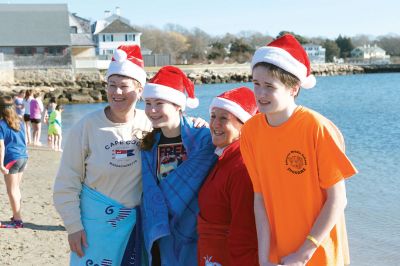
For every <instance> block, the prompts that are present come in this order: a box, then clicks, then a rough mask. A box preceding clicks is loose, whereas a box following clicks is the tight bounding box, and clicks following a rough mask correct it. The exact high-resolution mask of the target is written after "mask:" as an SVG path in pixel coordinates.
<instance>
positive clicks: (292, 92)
mask: <svg viewBox="0 0 400 266" xmlns="http://www.w3.org/2000/svg"><path fill="white" fill-rule="evenodd" d="M299 90H300V85H295V86H293V87H292V88H291V89H290V96H293V97H295V96H296V95H297V94H299Z"/></svg>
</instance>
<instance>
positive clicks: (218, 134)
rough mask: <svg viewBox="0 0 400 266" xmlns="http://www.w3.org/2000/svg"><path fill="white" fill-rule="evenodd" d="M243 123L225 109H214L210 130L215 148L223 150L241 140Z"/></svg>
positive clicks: (211, 115)
mask: <svg viewBox="0 0 400 266" xmlns="http://www.w3.org/2000/svg"><path fill="white" fill-rule="evenodd" d="M241 128H242V123H241V122H240V121H239V120H238V119H237V117H236V116H234V115H233V114H232V113H230V112H228V111H226V110H225V109H221V108H217V107H214V108H213V109H212V110H211V114H210V130H211V136H212V141H213V143H214V145H215V146H217V147H219V148H223V147H226V146H228V145H229V144H231V143H232V142H234V141H235V140H237V139H239V136H240V129H241Z"/></svg>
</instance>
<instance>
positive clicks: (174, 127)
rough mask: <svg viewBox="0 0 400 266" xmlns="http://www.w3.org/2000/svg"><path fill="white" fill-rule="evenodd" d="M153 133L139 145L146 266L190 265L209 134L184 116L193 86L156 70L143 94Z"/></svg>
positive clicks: (210, 156) (170, 69)
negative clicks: (140, 149) (140, 152)
mask: <svg viewBox="0 0 400 266" xmlns="http://www.w3.org/2000/svg"><path fill="white" fill-rule="evenodd" d="M143 98H144V100H145V112H146V115H147V117H148V118H149V119H150V121H151V123H152V126H153V128H154V130H153V131H151V132H150V133H148V134H147V135H146V136H145V137H144V139H143V143H142V146H141V148H142V167H143V199H142V217H143V234H144V244H145V249H146V252H147V255H148V263H149V265H152V266H153V265H160V266H161V265H171V266H172V265H174V266H180V265H182V266H184V265H196V263H195V261H196V257H197V239H198V236H197V230H196V224H197V214H198V211H199V208H198V200H197V196H198V192H199V189H200V186H201V185H202V183H203V181H204V179H205V178H206V176H207V175H208V173H209V171H210V169H211V168H212V167H213V165H214V163H215V162H216V155H215V154H214V150H215V148H214V145H213V144H212V140H211V135H210V130H209V129H208V128H206V127H202V128H196V127H195V126H194V123H193V121H192V120H191V119H189V118H188V117H186V115H184V110H185V108H186V107H189V108H196V107H197V106H198V99H197V98H195V94H194V84H193V83H192V82H191V81H190V80H189V79H188V78H187V76H186V74H185V73H183V72H182V71H181V70H180V69H179V68H177V67H174V66H165V67H162V68H161V69H160V70H159V71H158V72H157V74H156V75H155V76H154V77H153V78H152V79H151V80H150V81H149V82H148V83H147V84H146V85H145V87H144V90H143Z"/></svg>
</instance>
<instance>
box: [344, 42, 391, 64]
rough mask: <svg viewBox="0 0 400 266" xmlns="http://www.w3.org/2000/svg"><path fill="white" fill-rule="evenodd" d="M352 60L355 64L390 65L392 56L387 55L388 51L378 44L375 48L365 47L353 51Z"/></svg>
mask: <svg viewBox="0 0 400 266" xmlns="http://www.w3.org/2000/svg"><path fill="white" fill-rule="evenodd" d="M351 60H352V61H353V62H355V63H369V64H371V63H373V64H388V63H390V55H387V54H386V51H385V50H383V49H382V48H380V47H378V46H377V45H376V44H375V45H373V46H371V45H364V46H359V47H356V48H354V49H353V50H352V51H351Z"/></svg>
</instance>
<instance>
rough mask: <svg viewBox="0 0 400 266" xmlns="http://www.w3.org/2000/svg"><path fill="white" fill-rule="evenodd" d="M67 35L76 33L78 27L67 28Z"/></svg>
mask: <svg viewBox="0 0 400 266" xmlns="http://www.w3.org/2000/svg"><path fill="white" fill-rule="evenodd" d="M69 33H78V27H76V26H71V27H69Z"/></svg>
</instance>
